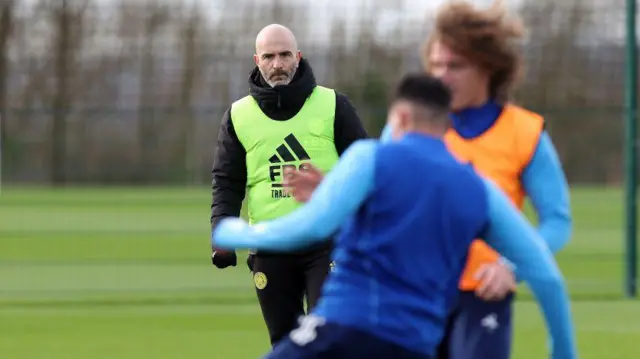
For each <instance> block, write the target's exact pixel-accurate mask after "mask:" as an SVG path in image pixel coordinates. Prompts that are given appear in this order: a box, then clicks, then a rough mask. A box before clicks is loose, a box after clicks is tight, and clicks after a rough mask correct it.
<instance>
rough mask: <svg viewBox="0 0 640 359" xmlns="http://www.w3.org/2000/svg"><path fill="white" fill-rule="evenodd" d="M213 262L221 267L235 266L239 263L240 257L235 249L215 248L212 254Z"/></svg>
mask: <svg viewBox="0 0 640 359" xmlns="http://www.w3.org/2000/svg"><path fill="white" fill-rule="evenodd" d="M211 263H213V265H214V266H216V267H218V268H219V269H224V268H227V267H235V266H236V265H237V264H238V257H237V256H236V252H235V251H223V250H214V251H213V253H212V254H211Z"/></svg>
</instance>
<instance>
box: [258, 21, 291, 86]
mask: <svg viewBox="0 0 640 359" xmlns="http://www.w3.org/2000/svg"><path fill="white" fill-rule="evenodd" d="M253 57H254V60H255V63H256V65H257V66H258V68H259V69H260V73H261V74H262V77H264V79H265V81H266V82H267V83H268V84H269V85H270V86H272V87H273V86H277V85H287V84H289V83H290V82H291V80H292V79H293V76H294V75H295V73H296V70H297V68H298V63H299V62H300V59H301V58H302V54H301V53H300V51H299V50H298V44H297V42H296V37H295V36H294V35H293V32H292V31H291V30H289V28H287V27H286V26H282V25H279V24H271V25H267V26H265V27H264V28H263V29H262V30H260V32H259V33H258V36H256V53H255V55H254V56H253Z"/></svg>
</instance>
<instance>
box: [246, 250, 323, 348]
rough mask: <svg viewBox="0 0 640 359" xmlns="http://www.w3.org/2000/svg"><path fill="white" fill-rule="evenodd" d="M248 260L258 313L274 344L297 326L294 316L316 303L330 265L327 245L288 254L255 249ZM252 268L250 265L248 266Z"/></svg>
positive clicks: (296, 318) (309, 308)
mask: <svg viewBox="0 0 640 359" xmlns="http://www.w3.org/2000/svg"><path fill="white" fill-rule="evenodd" d="M249 263H251V264H250V265H249V266H250V269H251V270H252V272H253V279H254V282H255V287H256V292H257V295H258V301H259V302H260V308H261V310H262V316H263V318H264V321H265V323H266V325H267V329H268V330H269V339H270V340H271V344H272V345H275V344H276V343H277V342H279V341H280V340H281V339H282V338H284V337H286V336H287V335H288V334H289V332H291V331H292V330H293V329H295V328H297V327H298V318H300V316H303V315H305V308H304V304H305V298H306V305H307V313H308V312H310V311H311V310H312V309H313V308H314V307H315V305H316V303H317V302H318V299H319V298H320V293H321V291H322V285H323V283H324V280H325V278H326V277H327V274H328V273H329V271H330V266H331V247H330V245H328V244H324V243H323V244H322V245H321V246H317V247H315V248H311V249H308V250H305V251H301V252H298V253H291V254H282V253H264V252H259V253H256V254H254V255H252V258H251V259H250V261H249ZM251 267H252V268H251Z"/></svg>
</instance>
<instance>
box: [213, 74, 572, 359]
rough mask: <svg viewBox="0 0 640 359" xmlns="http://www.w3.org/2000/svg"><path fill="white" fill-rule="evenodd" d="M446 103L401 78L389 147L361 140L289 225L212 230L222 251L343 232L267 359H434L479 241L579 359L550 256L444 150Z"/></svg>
mask: <svg viewBox="0 0 640 359" xmlns="http://www.w3.org/2000/svg"><path fill="white" fill-rule="evenodd" d="M450 104H451V94H450V92H449V90H448V89H447V88H446V87H445V85H444V84H443V83H442V82H440V81H439V80H436V79H434V78H432V77H430V76H428V75H422V74H420V75H409V76H406V77H405V78H403V80H402V81H401V82H400V84H399V85H398V87H397V88H396V91H395V94H394V97H393V100H392V104H391V108H390V111H389V119H388V123H389V125H390V127H391V128H392V133H393V138H394V140H393V141H390V142H387V143H379V142H378V141H375V140H362V141H358V142H356V143H355V144H354V145H352V146H351V147H350V148H349V149H348V150H347V152H345V154H344V155H343V157H342V158H341V160H340V161H339V163H338V164H337V166H336V167H335V168H334V169H333V170H332V171H331V172H330V173H329V174H328V175H327V176H326V177H325V178H324V180H323V181H322V183H321V184H320V185H319V187H318V188H317V189H316V190H315V191H314V192H313V195H312V196H311V198H310V199H309V201H308V202H307V204H305V205H304V206H302V207H301V208H299V209H298V210H296V211H294V212H292V213H291V214H289V215H288V216H285V217H282V218H280V219H277V220H273V221H267V222H263V223H258V224H256V225H254V226H249V225H248V224H247V223H246V222H245V221H244V220H242V219H239V218H233V219H232V218H229V219H225V220H223V221H222V222H221V223H220V224H219V226H218V227H217V228H216V230H215V232H214V233H213V235H212V238H215V240H216V242H215V246H216V247H220V248H228V249H233V248H258V249H265V250H295V249H298V248H301V247H305V246H308V245H311V244H313V243H315V242H317V241H320V240H322V238H327V237H328V236H329V235H330V234H332V233H334V232H336V231H338V230H341V233H340V235H339V236H338V237H337V239H336V248H335V251H334V254H333V256H334V260H335V262H336V269H335V271H334V272H333V273H332V274H331V275H330V277H329V279H328V281H327V282H326V284H325V286H324V288H323V295H322V298H321V299H320V302H319V303H318V305H317V307H316V308H315V310H314V311H313V312H312V314H311V315H309V316H307V317H304V318H302V319H301V321H300V326H299V327H298V329H296V330H294V331H293V332H292V333H291V334H290V335H289V337H288V338H287V339H285V340H283V341H282V342H281V343H280V344H278V345H277V346H276V347H275V348H274V349H273V351H272V352H271V353H270V354H268V355H267V356H266V358H267V359H293V358H296V359H341V358H344V359H347V358H348V359H377V358H380V359H383V358H384V359H405V358H406V359H413V358H415V359H428V358H429V359H430V358H434V356H435V355H436V351H437V347H438V344H439V343H440V341H441V339H442V336H443V333H444V330H445V326H446V320H447V315H448V313H449V309H450V306H451V303H452V302H454V301H455V298H456V296H457V293H458V291H457V287H458V283H459V280H460V276H461V274H462V271H463V269H464V267H465V261H466V258H467V253H468V248H469V245H470V243H471V242H472V240H473V239H474V238H478V237H481V238H485V239H486V241H487V243H489V244H490V245H491V246H492V247H493V248H495V249H496V250H497V251H498V252H499V253H501V254H502V255H504V256H506V257H508V258H510V259H511V260H512V261H513V262H514V263H515V264H516V265H517V266H518V273H519V275H520V276H521V277H522V278H523V280H525V281H526V282H527V283H528V284H529V286H530V288H531V290H532V291H533V293H534V295H535V296H536V298H537V299H538V302H539V303H540V305H541V307H542V311H543V313H544V316H545V319H546V323H547V327H548V329H549V333H550V337H551V352H552V358H553V359H574V358H577V354H576V349H575V340H574V335H573V325H572V319H571V313H570V306H569V300H568V296H567V291H566V288H565V284H564V280H563V278H562V275H561V273H560V271H559V269H558V267H557V265H556V263H555V261H554V259H553V256H552V254H551V252H550V250H549V249H548V247H547V245H546V244H545V243H544V242H543V240H542V239H541V238H540V237H539V236H538V234H537V233H536V231H535V230H534V229H533V227H531V225H530V224H529V223H528V222H527V220H526V219H525V218H524V217H523V216H522V215H521V214H520V213H519V212H518V211H517V210H516V209H515V207H514V206H513V205H512V204H511V202H509V200H508V199H507V198H506V197H505V196H504V195H503V194H502V192H501V191H500V190H499V189H497V188H496V187H495V186H494V185H493V184H491V183H490V182H488V181H485V180H483V179H482V178H480V177H479V176H478V175H477V174H476V173H475V172H474V171H473V170H472V168H471V167H470V166H467V165H465V164H462V163H460V162H459V161H457V160H456V159H455V158H454V157H453V155H452V154H451V153H450V152H449V151H448V150H447V148H446V146H445V144H444V142H443V140H442V136H443V134H444V133H445V131H446V130H447V128H448V127H449V117H448V112H449V110H450Z"/></svg>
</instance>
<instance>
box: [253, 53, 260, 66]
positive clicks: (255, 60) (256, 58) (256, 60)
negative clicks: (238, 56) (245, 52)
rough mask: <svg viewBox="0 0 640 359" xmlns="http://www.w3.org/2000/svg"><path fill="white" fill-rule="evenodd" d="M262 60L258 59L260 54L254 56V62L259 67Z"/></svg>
mask: <svg viewBox="0 0 640 359" xmlns="http://www.w3.org/2000/svg"><path fill="white" fill-rule="evenodd" d="M259 60H260V58H258V54H254V55H253V62H255V63H256V66H258V62H259Z"/></svg>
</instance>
